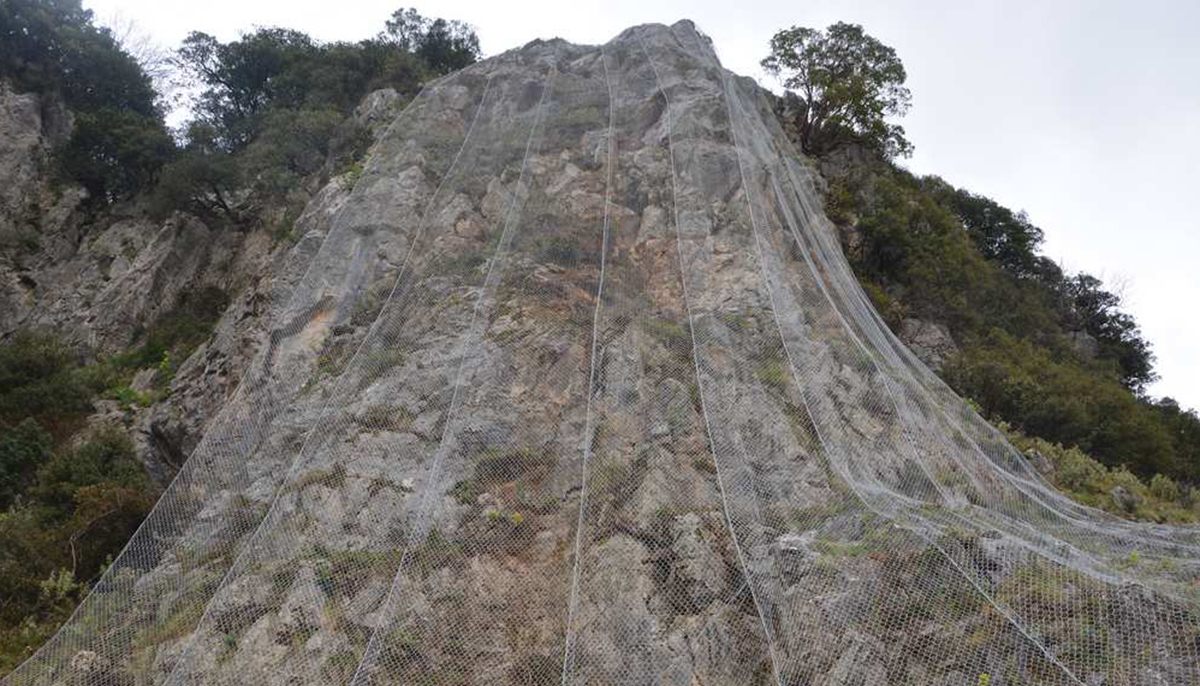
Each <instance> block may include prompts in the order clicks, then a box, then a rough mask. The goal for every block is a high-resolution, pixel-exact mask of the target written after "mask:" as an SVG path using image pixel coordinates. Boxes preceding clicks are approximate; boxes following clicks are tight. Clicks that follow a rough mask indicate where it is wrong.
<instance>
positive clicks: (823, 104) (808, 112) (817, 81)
mask: <svg viewBox="0 0 1200 686" xmlns="http://www.w3.org/2000/svg"><path fill="white" fill-rule="evenodd" d="M762 66H763V68H765V69H766V70H767V71H768V72H770V73H772V74H774V75H776V76H777V77H779V78H781V79H782V80H783V85H784V88H786V89H787V90H788V94H787V96H785V106H787V107H788V109H789V110H791V113H790V115H789V116H791V117H793V118H794V120H795V122H796V125H797V127H798V129H799V138H800V144H801V147H802V148H803V150H804V152H806V153H809V154H821V153H823V152H827V151H829V150H830V149H832V148H834V147H836V146H837V145H838V144H839V143H842V142H845V141H846V140H847V139H857V140H860V141H863V142H866V143H867V144H869V145H871V146H872V147H875V148H877V149H879V150H880V151H881V152H883V153H884V154H885V155H886V156H888V157H895V156H897V155H900V156H908V155H909V154H911V152H912V145H911V144H910V143H909V142H908V140H906V139H905V138H904V129H903V128H902V127H900V126H899V125H896V124H891V123H888V122H887V121H886V118H887V117H889V116H903V115H904V114H905V113H906V112H907V111H908V108H909V105H910V103H911V100H912V96H911V94H910V93H909V91H908V89H907V88H905V87H904V81H905V79H906V78H907V75H906V73H905V71H904V65H903V64H901V62H900V59H899V58H898V57H897V56H896V51H895V50H894V49H892V48H890V47H888V46H886V45H884V44H883V43H880V42H879V41H878V40H876V39H875V38H873V37H871V36H869V35H867V34H866V33H864V32H863V29H862V27H861V26H858V25H857V24H846V23H842V22H838V23H836V24H834V25H832V26H830V27H829V28H828V29H827V30H825V31H818V30H816V29H810V28H805V27H800V26H795V27H792V28H790V29H785V30H783V31H780V32H778V33H776V34H775V36H774V37H773V38H771V54H770V55H768V56H767V57H766V59H764V60H763V61H762Z"/></svg>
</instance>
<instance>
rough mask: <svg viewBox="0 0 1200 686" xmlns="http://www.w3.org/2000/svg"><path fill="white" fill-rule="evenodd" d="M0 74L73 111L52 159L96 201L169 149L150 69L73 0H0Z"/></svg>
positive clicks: (118, 192)
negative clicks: (66, 134)
mask: <svg viewBox="0 0 1200 686" xmlns="http://www.w3.org/2000/svg"><path fill="white" fill-rule="evenodd" d="M0 77H4V78H7V79H8V80H10V81H11V82H12V83H13V84H14V85H15V86H16V87H17V88H18V89H21V90H26V91H33V92H37V93H42V94H48V95H53V96H57V97H61V98H62V99H63V101H64V102H65V103H66V104H67V106H68V107H69V108H70V109H71V110H72V111H73V112H74V113H75V115H76V120H75V128H74V130H73V132H72V136H71V139H70V140H69V142H68V143H67V145H66V147H65V149H63V150H61V151H59V153H60V160H61V162H62V167H63V171H64V172H65V173H66V174H67V175H68V176H70V177H72V178H73V179H74V180H76V181H78V182H79V183H81V184H82V185H83V186H84V187H85V188H87V189H88V190H89V191H90V192H91V194H92V196H93V198H94V199H95V200H97V201H112V200H116V199H119V198H122V197H127V196H128V195H130V194H132V193H134V192H136V191H137V190H139V189H142V188H146V187H149V186H150V185H151V184H152V183H153V181H154V179H155V176H156V173H157V171H158V169H159V168H161V167H162V165H163V164H164V163H165V162H166V161H167V160H168V159H169V158H170V156H171V155H172V153H173V146H172V143H171V139H170V137H169V136H168V135H167V132H166V128H165V126H164V124H163V119H162V112H161V110H160V108H159V105H158V94H157V93H156V92H155V90H154V86H153V84H152V82H151V79H150V77H149V76H148V75H147V74H146V73H145V71H144V70H143V69H142V67H141V66H140V65H139V64H138V62H137V60H136V59H134V58H133V57H132V56H131V55H129V54H128V53H126V52H125V51H123V50H122V49H121V47H120V45H119V44H118V43H117V41H116V40H115V39H114V38H113V36H112V33H111V32H110V31H109V30H108V29H106V28H103V27H99V26H96V25H95V24H93V17H92V12H91V11H90V10H85V9H83V8H82V6H81V5H80V2H79V0H4V2H0Z"/></svg>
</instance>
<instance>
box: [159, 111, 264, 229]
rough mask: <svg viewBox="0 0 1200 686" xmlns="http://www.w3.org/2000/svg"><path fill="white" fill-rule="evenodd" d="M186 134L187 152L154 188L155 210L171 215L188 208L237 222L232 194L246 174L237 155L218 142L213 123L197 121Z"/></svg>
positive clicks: (184, 152) (180, 155)
mask: <svg viewBox="0 0 1200 686" xmlns="http://www.w3.org/2000/svg"><path fill="white" fill-rule="evenodd" d="M185 137H186V140H187V142H186V144H185V145H184V148H183V151H182V152H181V153H180V154H179V155H178V156H177V157H176V159H174V160H172V161H171V163H170V164H168V165H167V166H166V167H164V168H163V170H162V174H161V176H160V178H159V182H158V186H157V187H156V188H155V189H154V197H153V202H152V207H153V209H154V211H155V212H156V213H157V214H160V215H167V214H170V213H171V212H173V211H175V210H186V211H188V212H194V213H196V214H198V215H200V216H203V217H207V218H210V219H211V218H217V217H221V216H224V217H226V218H229V219H233V220H235V221H236V219H237V213H236V212H235V211H234V208H233V205H232V195H233V193H234V192H235V190H236V189H237V188H238V186H239V185H240V184H241V179H242V174H241V169H240V168H239V166H238V164H237V161H236V160H235V159H234V156H233V155H232V154H230V153H228V152H226V151H225V150H224V149H223V148H222V146H220V145H219V144H218V143H217V142H216V139H217V134H216V130H215V129H214V127H212V126H211V125H209V124H204V123H200V122H193V123H192V124H191V125H190V126H189V127H188V132H187V134H186V135H185Z"/></svg>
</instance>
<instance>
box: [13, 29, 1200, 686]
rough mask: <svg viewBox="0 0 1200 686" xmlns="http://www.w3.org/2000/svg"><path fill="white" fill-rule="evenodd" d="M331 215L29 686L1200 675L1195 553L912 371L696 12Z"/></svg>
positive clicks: (441, 122)
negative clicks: (242, 365) (247, 362)
mask: <svg viewBox="0 0 1200 686" xmlns="http://www.w3.org/2000/svg"><path fill="white" fill-rule="evenodd" d="M314 211H315V210H314ZM322 225H323V226H325V227H327V228H326V230H325V231H324V232H321V231H314V232H313V233H310V234H309V235H307V236H305V237H304V239H303V240H302V241H301V242H300V244H299V245H298V246H297V248H296V253H295V259H296V263H297V264H305V265H306V267H305V269H306V270H305V271H303V274H302V276H298V277H297V279H296V281H295V284H294V290H293V293H292V295H291V297H290V299H289V300H287V302H286V304H285V305H283V306H281V307H280V308H279V310H278V311H277V312H274V313H272V315H271V316H272V317H273V322H274V326H273V329H272V331H273V334H272V336H271V343H270V345H269V346H268V347H267V348H266V349H265V350H264V351H263V352H262V353H261V354H260V355H259V356H258V358H257V359H256V361H255V363H254V365H253V367H252V368H251V370H250V372H249V373H248V374H247V375H246V377H245V378H244V379H243V381H242V383H241V386H240V388H239V389H238V391H237V393H236V394H235V395H234V396H233V397H232V398H230V400H229V402H228V404H227V405H226V407H225V408H224V409H223V411H222V412H221V414H220V415H219V417H218V418H217V419H216V420H215V421H214V422H213V424H212V427H213V428H212V429H211V430H210V431H209V432H208V434H207V435H206V436H205V438H204V440H203V442H202V443H201V445H200V446H199V447H198V448H197V450H196V452H195V454H194V455H192V457H191V458H190V460H189V461H188V462H187V463H186V465H185V466H184V468H183V470H182V471H181V472H180V474H179V476H178V477H177V479H176V480H175V481H174V483H173V484H172V485H171V487H170V489H169V490H168V491H167V493H166V495H165V496H164V497H163V499H162V500H161V502H160V503H159V504H158V506H157V507H156V508H155V510H154V512H153V513H152V514H151V516H150V517H149V519H148V520H147V521H146V523H145V524H144V525H143V526H142V528H141V529H140V530H139V531H138V533H137V535H136V536H135V537H134V539H133V540H132V542H131V543H130V544H129V547H128V548H127V549H126V550H125V552H124V553H123V554H122V555H121V556H120V558H119V559H118V560H116V562H115V563H114V564H113V565H112V567H111V568H110V569H109V570H108V571H107V573H106V574H105V575H104V577H103V579H102V580H101V581H100V583H99V584H98V585H97V587H96V588H95V590H94V591H93V592H92V594H91V595H90V596H89V597H88V599H87V600H86V601H85V602H84V603H83V604H82V605H81V606H80V608H79V610H78V611H77V612H76V614H75V616H74V617H72V619H71V620H70V621H69V622H68V623H67V624H66V625H65V626H64V627H63V629H62V631H61V632H60V633H59V634H58V635H57V636H55V637H54V638H53V639H52V640H51V641H50V642H49V643H48V644H47V645H46V646H45V647H44V648H43V649H42V650H41V651H40V652H38V653H37V654H36V655H35V656H34V657H33V658H32V659H30V660H29V661H28V662H27V663H26V664H25V665H23V666H22V667H21V668H19V669H18V670H17V671H16V672H15V673H13V674H12V675H11V676H9V677H8V678H7V679H6V680H5V681H4V685H5V686H26V685H27V684H83V685H88V686H101V685H107V684H122V685H123V684H139V685H141V684H147V685H148V684H154V685H156V686H157V685H160V684H171V685H174V684H347V683H349V684H355V685H359V684H364V685H365V684H387V683H397V684H420V685H428V686H435V685H446V686H451V685H457V684H489V685H493V684H513V685H517V686H525V685H533V684H560V683H561V684H580V685H582V684H597V685H599V684H631V685H633V684H639V685H640V684H647V685H649V684H681V685H685V684H705V685H713V684H730V685H733V684H739V685H740V684H779V685H780V686H782V685H785V684H831V685H832V684H865V685H873V684H894V683H913V684H980V685H983V684H990V685H994V686H996V685H999V684H1025V683H1042V684H1107V685H1112V684H1191V683H1197V682H1198V681H1200V585H1198V583H1200V582H1198V579H1200V576H1198V573H1200V532H1197V530H1195V529H1185V528H1172V527H1167V526H1155V525H1141V524H1134V523H1129V522H1125V521H1122V520H1118V519H1116V518H1114V517H1111V516H1109V515H1106V514H1103V513H1101V512H1098V511H1095V510H1092V509H1089V508H1086V507H1083V506H1081V505H1078V504H1076V503H1074V502H1072V501H1070V500H1068V499H1066V498H1064V497H1063V496H1062V495H1060V494H1059V493H1057V492H1056V491H1055V490H1054V489H1053V488H1052V487H1050V486H1049V485H1048V484H1047V483H1045V482H1044V481H1043V479H1042V478H1041V477H1040V476H1039V474H1038V473H1037V472H1036V471H1034V470H1033V469H1031V468H1030V467H1029V466H1028V465H1027V463H1026V461H1025V459H1024V458H1023V456H1021V455H1020V454H1019V453H1017V452H1016V451H1015V450H1014V449H1013V448H1012V447H1011V446H1009V445H1008V444H1007V443H1006V442H1005V440H1004V438H1003V436H1002V435H1001V434H999V433H998V432H997V431H996V430H995V429H994V428H992V427H991V426H989V425H988V424H987V423H986V422H984V421H983V420H982V419H980V418H979V417H978V416H977V415H976V414H975V413H974V412H973V411H972V410H971V409H970V408H969V407H968V406H967V405H966V404H965V403H963V402H962V401H961V400H960V399H959V398H957V397H956V396H955V395H954V394H953V393H952V392H951V391H950V390H949V389H948V388H947V387H946V386H945V385H944V384H942V383H941V381H939V380H938V378H937V377H936V376H935V375H934V374H932V373H931V372H930V371H929V370H928V369H926V368H925V367H924V366H923V365H922V364H921V363H920V362H919V361H917V359H916V358H915V357H914V356H913V355H912V354H911V353H910V352H909V351H908V350H907V349H905V348H904V346H902V345H901V344H900V343H899V342H898V340H897V339H896V338H895V336H893V335H892V333H891V332H890V331H889V330H888V328H887V326H886V325H885V324H884V323H883V321H882V320H881V319H880V317H879V316H878V314H877V313H876V312H875V311H874V310H873V309H872V308H871V306H870V304H869V302H868V300H867V298H866V297H865V295H864V294H863V292H862V291H861V290H860V289H859V287H858V285H857V282H856V280H855V278H854V276H853V274H852V273H851V271H850V268H849V266H848V264H847V262H846V260H845V259H844V257H843V255H842V253H841V249H840V247H839V245H838V243H837V239H836V237H835V232H834V231H833V229H832V227H831V226H830V224H829V222H828V221H827V220H826V219H825V217H824V215H823V214H822V210H821V202H820V199H819V196H818V194H817V192H816V190H815V187H814V183H813V176H812V171H810V169H809V168H808V167H807V166H806V164H805V163H804V161H803V160H802V159H801V158H800V157H799V156H798V155H797V153H796V151H795V150H794V149H793V148H792V146H791V144H790V143H789V141H788V140H787V138H786V137H785V136H784V134H783V132H782V130H781V129H780V127H779V125H778V122H777V121H776V120H775V118H774V116H773V115H772V114H771V109H770V104H769V102H768V100H767V97H766V95H765V93H764V92H763V91H762V90H760V89H759V87H758V86H756V85H755V84H754V83H753V82H752V81H750V80H747V79H744V78H739V77H736V76H734V75H732V74H730V73H728V72H726V71H725V70H724V69H722V68H721V67H720V65H719V63H718V60H717V57H716V54H715V52H714V51H713V48H712V46H711V45H710V44H709V42H708V40H707V38H705V37H704V36H703V35H702V34H700V33H699V32H697V31H696V30H695V28H694V27H693V26H692V25H691V24H690V23H689V22H680V23H678V24H676V25H674V26H671V27H665V26H644V27H636V28H633V29H629V30H627V31H625V32H624V33H622V34H621V35H620V36H618V37H617V38H615V39H613V40H612V41H611V42H609V43H608V44H606V45H604V46H600V47H595V46H586V47H584V46H574V45H570V44H568V43H565V42H563V41H549V42H540V41H539V42H535V43H531V44H530V45H528V46H525V47H524V48H522V49H520V50H516V51H512V52H509V53H505V54H503V55H500V56H498V57H495V58H492V59H490V60H487V61H485V62H482V63H480V64H477V65H475V66H473V67H471V68H469V69H467V70H464V71H462V72H459V73H456V74H453V75H450V76H448V77H446V78H443V79H441V80H439V81H436V82H434V83H432V84H430V85H428V86H427V87H426V89H425V90H424V91H423V92H422V94H421V95H420V96H418V97H417V98H416V99H414V100H413V101H412V102H411V103H410V104H409V105H408V106H407V108H406V109H405V110H404V112H403V113H401V114H400V115H399V116H398V117H397V119H396V120H395V122H394V123H393V124H392V126H391V128H390V130H389V131H388V132H387V133H386V134H385V135H384V137H383V138H382V139H381V140H380V142H379V143H378V144H377V145H376V146H375V148H374V149H373V150H372V151H371V155H370V158H369V160H368V163H367V165H366V168H365V170H364V172H363V174H362V175H361V178H359V179H358V181H357V185H356V186H355V188H354V191H353V194H352V195H351V198H350V199H349V201H348V202H346V203H345V204H344V205H342V206H341V207H339V208H338V209H337V211H336V212H335V213H333V214H332V215H331V216H329V217H327V218H326V220H325V221H324V222H323V223H322Z"/></svg>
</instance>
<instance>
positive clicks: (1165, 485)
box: [1150, 474, 1179, 501]
mask: <svg viewBox="0 0 1200 686" xmlns="http://www.w3.org/2000/svg"><path fill="white" fill-rule="evenodd" d="M1150 492H1151V493H1152V494H1154V497H1155V498H1158V499H1159V500H1169V501H1174V500H1179V484H1177V483H1175V482H1174V481H1172V480H1171V479H1169V478H1167V477H1166V476H1164V475H1162V474H1155V475H1154V478H1153V479H1151V480H1150Z"/></svg>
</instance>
